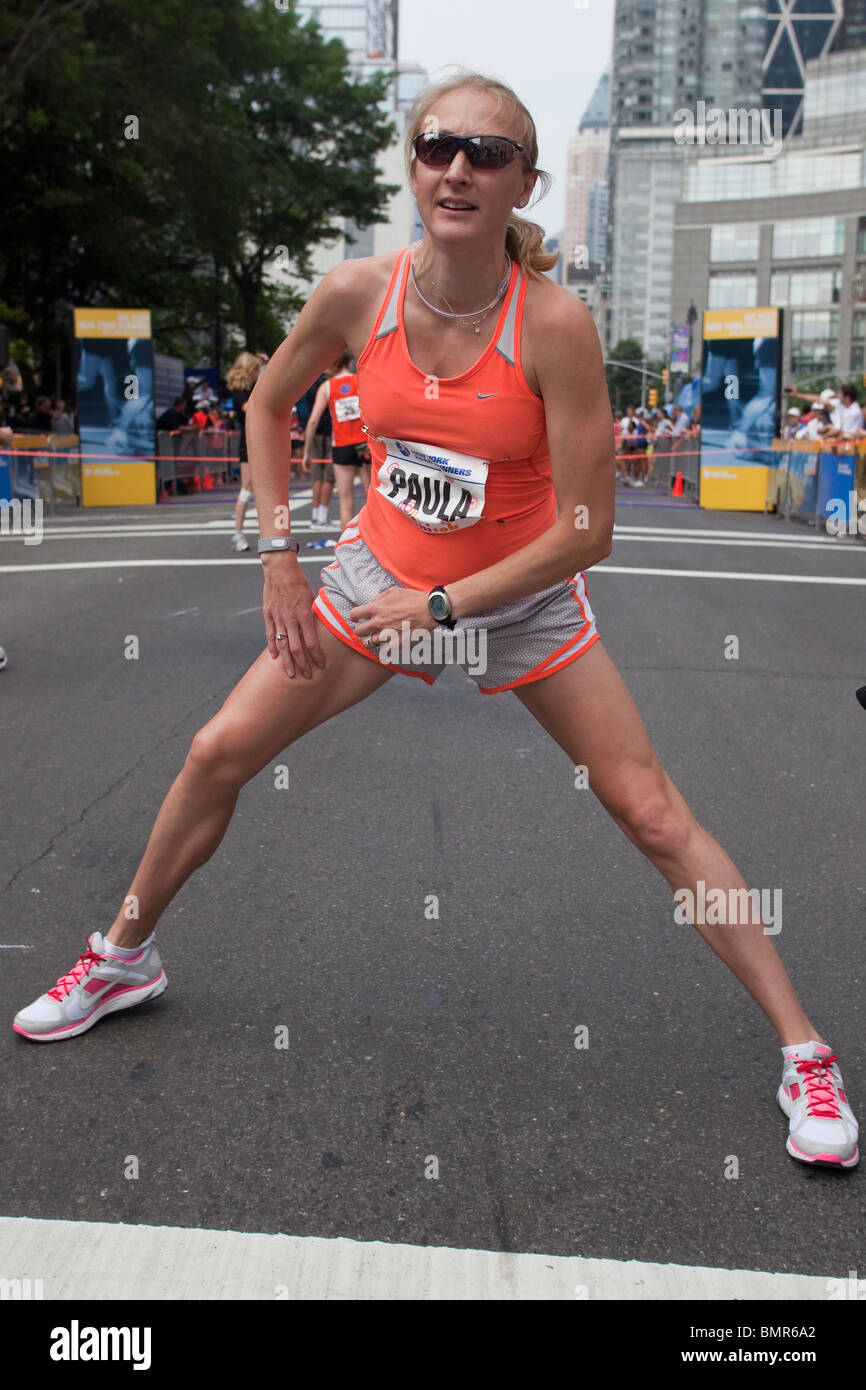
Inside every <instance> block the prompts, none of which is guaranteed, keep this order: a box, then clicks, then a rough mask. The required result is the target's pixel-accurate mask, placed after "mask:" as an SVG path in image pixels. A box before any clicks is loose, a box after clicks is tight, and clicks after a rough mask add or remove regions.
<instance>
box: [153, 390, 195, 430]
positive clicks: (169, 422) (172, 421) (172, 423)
mask: <svg viewBox="0 0 866 1390" xmlns="http://www.w3.org/2000/svg"><path fill="white" fill-rule="evenodd" d="M156 428H157V430H158V431H159V430H184V429H188V428H190V426H189V424H188V421H187V418H186V397H185V396H176V397H175V399H174V401H173V402H172V404H171V405H170V406H169V408H168V410H164V411H163V412H162V414H161V415H160V417H159V419H158V420H157V422H156Z"/></svg>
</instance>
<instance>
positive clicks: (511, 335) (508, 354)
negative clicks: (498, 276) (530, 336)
mask: <svg viewBox="0 0 866 1390" xmlns="http://www.w3.org/2000/svg"><path fill="white" fill-rule="evenodd" d="M522 278H523V271H522V270H521V269H520V268H519V267H518V270H517V279H516V281H515V284H514V293H513V295H512V296H511V303H510V304H509V306H508V313H507V314H506V315H505V322H504V323H503V325H502V331H501V333H500V334H499V337H498V338H497V340H496V351H497V352H498V353H499V355H500V357H504V358H505V360H506V362H507V363H508V365H509V366H510V367H513V366H514V353H515V334H516V332H517V296H518V295H519V294H520V282H521V280H522Z"/></svg>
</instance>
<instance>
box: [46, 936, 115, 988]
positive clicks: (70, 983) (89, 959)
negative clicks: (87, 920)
mask: <svg viewBox="0 0 866 1390" xmlns="http://www.w3.org/2000/svg"><path fill="white" fill-rule="evenodd" d="M104 959H105V957H104V956H98V955H97V954H96V952H95V951H91V949H90V938H89V937H88V940H87V950H86V951H85V952H84V954H83V955H82V956H80V957H79V958H78V960H77V961H76V962H75V964H74V965H73V967H72V969H71V970H70V972H69V974H68V975H61V977H60V979H59V980H58V981H57V984H56V985H55V986H54V988H53V989H49V990H48V994H49V995H50V997H51V998H52V999H56V1000H57V1001H58V1003H62V1002H63V996H64V995H65V994H69V993H70V991H71V990H73V989H74V988H75V986H76V985H77V984H80V983H81V981H82V979H83V978H84V976H85V975H86V974H87V973H88V971H89V970H91V969H92V968H93V966H94V965H99V964H100V963H101V962H102V961H103V960H104Z"/></svg>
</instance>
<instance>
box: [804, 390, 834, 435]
mask: <svg viewBox="0 0 866 1390" xmlns="http://www.w3.org/2000/svg"><path fill="white" fill-rule="evenodd" d="M818 401H819V404H818V405H816V407H815V411H814V413H813V415H812V418H811V420H809V421H808V423H807V424H805V425H801V426H800V429H798V430H797V433H796V434H795V435H794V438H795V439H810V440H813V441H814V440H819V439H825V438H826V437H827V436H828V435H829V434H835V433H836V429H835V426H834V424H833V420H832V415H833V410H832V407H831V405H830V402H829V401H822V400H821V398H820V396H819V397H818Z"/></svg>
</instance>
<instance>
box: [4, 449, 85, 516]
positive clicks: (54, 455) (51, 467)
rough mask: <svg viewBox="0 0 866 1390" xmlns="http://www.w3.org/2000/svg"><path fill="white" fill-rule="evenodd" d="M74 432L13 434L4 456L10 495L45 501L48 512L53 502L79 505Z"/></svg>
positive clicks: (79, 477)
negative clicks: (6, 461) (10, 446)
mask: <svg viewBox="0 0 866 1390" xmlns="http://www.w3.org/2000/svg"><path fill="white" fill-rule="evenodd" d="M78 449H79V439H78V435H77V434H13V436H12V448H11V449H7V450H4V451H3V456H4V457H5V458H6V459H8V469H9V486H10V489H11V495H12V496H13V497H20V498H21V499H22V500H23V499H26V498H29V499H30V500H31V501H33V502H35V501H37V500H41V501H42V502H43V503H47V506H48V512H49V515H50V513H51V512H52V511H53V509H54V504H55V502H73V503H74V504H75V505H76V506H80V505H81V459H80V458H79V456H78Z"/></svg>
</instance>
